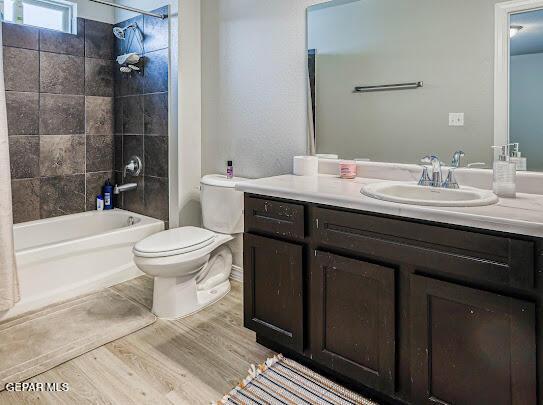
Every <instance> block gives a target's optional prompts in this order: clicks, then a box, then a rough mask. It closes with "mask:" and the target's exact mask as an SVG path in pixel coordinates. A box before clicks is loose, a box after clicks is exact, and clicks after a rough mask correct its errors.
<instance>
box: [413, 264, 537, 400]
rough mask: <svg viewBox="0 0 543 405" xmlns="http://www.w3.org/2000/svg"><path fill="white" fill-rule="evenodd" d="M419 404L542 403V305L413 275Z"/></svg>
mask: <svg viewBox="0 0 543 405" xmlns="http://www.w3.org/2000/svg"><path fill="white" fill-rule="evenodd" d="M410 285H411V293H410V295H411V308H410V309H411V345H410V346H411V370H412V371H411V376H412V381H413V385H412V388H413V390H412V393H411V396H412V398H413V400H414V402H415V403H416V404H421V405H422V404H436V403H439V404H466V405H467V404H516V405H521V404H535V403H536V380H535V376H536V357H535V354H536V342H535V336H536V333H535V327H536V326H535V325H536V318H535V305H534V304H533V303H530V302H526V301H521V300H517V299H513V298H509V297H505V296H501V295H498V294H492V293H488V292H485V291H480V290H475V289H472V288H467V287H463V286H459V285H455V284H452V283H445V282H441V281H438V280H433V279H431V278H428V277H421V276H417V275H411V278H410Z"/></svg>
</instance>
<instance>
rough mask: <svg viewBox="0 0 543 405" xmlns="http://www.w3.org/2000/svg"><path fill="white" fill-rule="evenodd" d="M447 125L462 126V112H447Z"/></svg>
mask: <svg viewBox="0 0 543 405" xmlns="http://www.w3.org/2000/svg"><path fill="white" fill-rule="evenodd" d="M449 126H450V127H463V126H464V113H449Z"/></svg>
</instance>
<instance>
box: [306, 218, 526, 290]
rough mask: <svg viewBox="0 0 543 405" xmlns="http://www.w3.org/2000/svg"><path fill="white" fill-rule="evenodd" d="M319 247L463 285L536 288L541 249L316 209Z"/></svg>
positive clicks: (314, 221)
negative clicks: (537, 257) (410, 268)
mask: <svg viewBox="0 0 543 405" xmlns="http://www.w3.org/2000/svg"><path fill="white" fill-rule="evenodd" d="M311 222H312V224H313V225H312V226H313V230H314V235H315V240H316V242H317V243H319V244H322V245H325V246H331V247H336V248H339V249H342V250H347V251H352V252H353V253H355V254H361V255H368V256H370V257H374V258H387V259H388V260H392V261H396V262H398V263H406V264H411V265H413V266H414V267H415V268H417V269H419V270H421V271H435V272H438V273H441V274H445V275H448V276H453V277H454V276H457V277H458V278H461V279H462V280H471V281H480V282H492V283H494V284H500V285H505V286H510V287H515V288H522V289H533V288H534V263H535V244H534V242H531V241H524V240H519V239H513V238H508V237H503V236H494V235H487V234H483V233H477V232H471V231H464V230H456V229H448V228H443V227H437V226H431V225H426V224H420V223H415V222H410V221H403V220H399V219H392V218H382V217H375V216H371V215H366V214H356V213H350V212H344V211H335V210H329V209H324V208H316V209H315V210H314V214H313V218H312V221H311Z"/></svg>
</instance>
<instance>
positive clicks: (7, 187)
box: [0, 23, 19, 311]
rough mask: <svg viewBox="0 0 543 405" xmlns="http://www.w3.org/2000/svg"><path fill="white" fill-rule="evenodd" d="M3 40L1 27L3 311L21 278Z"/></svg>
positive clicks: (0, 303) (0, 260)
mask: <svg viewBox="0 0 543 405" xmlns="http://www.w3.org/2000/svg"><path fill="white" fill-rule="evenodd" d="M0 24H1V23H0ZM2 43H3V41H2V30H1V29H0V311H6V310H8V309H10V308H12V307H13V306H14V305H15V303H16V302H17V301H19V282H18V278H17V265H16V263H15V246H14V242H13V208H12V204H11V172H10V166H9V143H8V118H7V112H6V91H5V90H6V89H5V86H4V58H3V54H2Z"/></svg>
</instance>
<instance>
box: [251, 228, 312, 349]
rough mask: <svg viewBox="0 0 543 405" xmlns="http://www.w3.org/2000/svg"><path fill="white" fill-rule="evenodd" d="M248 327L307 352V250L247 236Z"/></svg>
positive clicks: (264, 335) (284, 344)
mask: <svg viewBox="0 0 543 405" xmlns="http://www.w3.org/2000/svg"><path fill="white" fill-rule="evenodd" d="M243 250H244V256H243V257H244V266H243V267H244V274H243V277H244V279H243V281H244V285H243V297H244V323H245V327H247V328H249V329H252V330H254V331H255V332H256V333H257V334H259V335H261V336H263V337H266V338H268V339H270V340H273V341H274V342H276V343H279V344H281V345H283V346H285V347H288V348H291V349H294V350H297V351H299V352H302V351H303V343H304V342H303V281H302V276H303V256H302V254H303V248H302V247H301V246H298V245H295V244H292V243H287V242H281V241H278V240H274V239H269V238H264V237H260V236H256V235H251V234H245V235H244V249H243Z"/></svg>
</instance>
